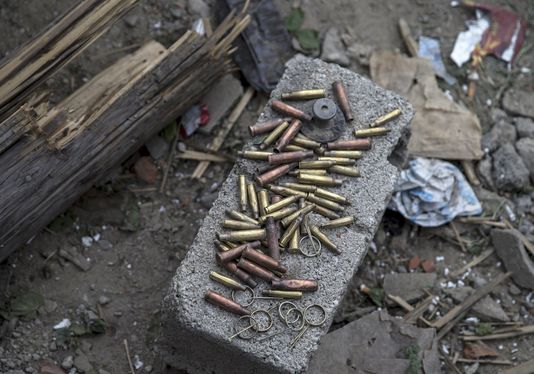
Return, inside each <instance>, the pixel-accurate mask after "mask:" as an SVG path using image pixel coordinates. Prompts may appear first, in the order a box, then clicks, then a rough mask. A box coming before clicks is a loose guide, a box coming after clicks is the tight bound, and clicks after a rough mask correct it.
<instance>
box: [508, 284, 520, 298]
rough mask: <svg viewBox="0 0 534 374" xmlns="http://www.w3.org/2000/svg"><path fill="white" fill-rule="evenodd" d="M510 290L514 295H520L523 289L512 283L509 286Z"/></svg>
mask: <svg viewBox="0 0 534 374" xmlns="http://www.w3.org/2000/svg"><path fill="white" fill-rule="evenodd" d="M508 291H509V292H510V293H511V294H512V295H514V296H519V295H521V290H520V289H519V287H517V286H516V285H515V284H513V283H512V284H510V287H508Z"/></svg>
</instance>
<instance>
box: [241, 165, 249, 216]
mask: <svg viewBox="0 0 534 374" xmlns="http://www.w3.org/2000/svg"><path fill="white" fill-rule="evenodd" d="M239 205H240V208H241V211H242V212H246V211H247V205H248V197H247V180H246V178H245V176H244V175H243V174H241V175H240V176H239Z"/></svg>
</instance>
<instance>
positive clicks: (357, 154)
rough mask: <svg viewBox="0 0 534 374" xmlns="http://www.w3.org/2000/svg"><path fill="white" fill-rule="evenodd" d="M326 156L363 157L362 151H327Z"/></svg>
mask: <svg viewBox="0 0 534 374" xmlns="http://www.w3.org/2000/svg"><path fill="white" fill-rule="evenodd" d="M324 157H343V158H352V159H356V158H362V157H363V152H362V151H325V153H324Z"/></svg>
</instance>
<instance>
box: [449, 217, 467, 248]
mask: <svg viewBox="0 0 534 374" xmlns="http://www.w3.org/2000/svg"><path fill="white" fill-rule="evenodd" d="M450 225H451V228H452V231H454V236H456V240H457V241H458V244H459V245H460V248H462V251H463V252H465V253H467V248H465V245H464V240H463V239H462V237H461V236H460V233H459V232H458V230H457V229H456V226H455V225H454V222H453V221H451V223H450Z"/></svg>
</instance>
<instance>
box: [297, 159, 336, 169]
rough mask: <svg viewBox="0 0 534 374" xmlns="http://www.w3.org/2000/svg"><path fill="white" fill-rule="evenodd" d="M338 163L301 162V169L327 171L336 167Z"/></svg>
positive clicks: (328, 161) (327, 161)
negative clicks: (331, 167)
mask: <svg viewBox="0 0 534 374" xmlns="http://www.w3.org/2000/svg"><path fill="white" fill-rule="evenodd" d="M335 164H336V163H335V162H334V161H332V160H326V161H318V160H314V161H301V162H299V169H326V168H329V167H330V166H334V165H335Z"/></svg>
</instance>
